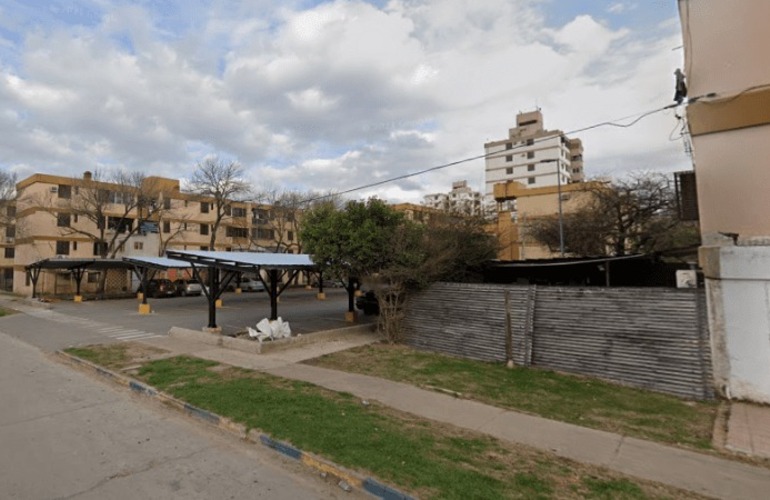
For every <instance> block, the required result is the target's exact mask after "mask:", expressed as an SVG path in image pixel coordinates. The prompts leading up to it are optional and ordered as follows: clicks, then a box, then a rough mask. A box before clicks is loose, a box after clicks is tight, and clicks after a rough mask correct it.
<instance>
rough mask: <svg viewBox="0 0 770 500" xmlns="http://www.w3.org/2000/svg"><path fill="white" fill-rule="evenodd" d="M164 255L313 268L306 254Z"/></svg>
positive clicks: (177, 252)
mask: <svg viewBox="0 0 770 500" xmlns="http://www.w3.org/2000/svg"><path fill="white" fill-rule="evenodd" d="M166 255H168V256H169V257H171V258H173V259H181V260H185V261H187V262H195V263H200V264H220V265H227V266H234V267H239V266H244V267H263V268H276V269H288V268H308V269H309V268H314V267H315V264H314V263H313V260H312V259H311V258H310V255H308V254H293V253H266V252H209V251H204V250H168V251H167V252H166Z"/></svg>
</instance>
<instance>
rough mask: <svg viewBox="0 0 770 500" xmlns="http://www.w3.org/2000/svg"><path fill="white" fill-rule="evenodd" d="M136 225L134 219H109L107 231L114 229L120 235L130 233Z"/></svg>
mask: <svg viewBox="0 0 770 500" xmlns="http://www.w3.org/2000/svg"><path fill="white" fill-rule="evenodd" d="M133 225H134V219H129V218H124V217H107V229H112V230H114V231H116V232H118V233H125V232H126V231H130V230H131V227H132V226H133Z"/></svg>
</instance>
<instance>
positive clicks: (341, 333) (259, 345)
mask: <svg viewBox="0 0 770 500" xmlns="http://www.w3.org/2000/svg"><path fill="white" fill-rule="evenodd" d="M374 328H375V327H374V325H370V324H366V325H355V326H348V327H344V328H336V329H334V330H325V331H322V332H315V333H309V334H307V335H297V336H295V337H289V338H285V339H279V340H268V341H264V342H259V341H256V340H247V339H243V338H237V337H228V336H226V335H216V334H212V333H207V332H201V331H198V330H190V329H187V328H180V327H177V326H174V327H172V328H171V329H170V330H169V331H168V335H169V336H170V337H173V338H178V339H182V340H189V341H193V342H201V343H203V344H208V345H213V346H219V347H226V348H228V349H234V350H237V351H243V352H248V353H252V354H266V353H269V352H276V351H282V350H285V349H291V348H292V347H299V346H302V345H308V344H313V343H315V342H327V341H330V340H343V339H345V338H349V337H357V336H360V335H366V334H374Z"/></svg>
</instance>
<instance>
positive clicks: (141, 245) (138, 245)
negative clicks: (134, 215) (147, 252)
mask: <svg viewBox="0 0 770 500" xmlns="http://www.w3.org/2000/svg"><path fill="white" fill-rule="evenodd" d="M142 249H144V242H142V241H135V242H134V250H142Z"/></svg>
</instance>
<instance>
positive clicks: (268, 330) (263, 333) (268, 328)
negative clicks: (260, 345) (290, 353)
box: [248, 316, 291, 342]
mask: <svg viewBox="0 0 770 500" xmlns="http://www.w3.org/2000/svg"><path fill="white" fill-rule="evenodd" d="M248 330H249V337H251V338H252V339H256V340H258V341H260V342H263V341H265V340H278V339H284V338H288V337H291V328H290V327H289V322H288V321H284V320H282V319H281V318H280V316H279V317H278V319H276V320H273V321H270V320H268V319H267V318H264V319H263V320H262V321H260V322H259V323H257V329H256V330H255V329H254V328H252V327H248Z"/></svg>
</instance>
